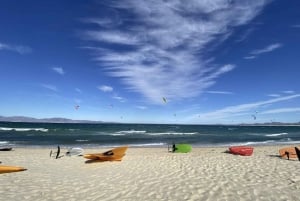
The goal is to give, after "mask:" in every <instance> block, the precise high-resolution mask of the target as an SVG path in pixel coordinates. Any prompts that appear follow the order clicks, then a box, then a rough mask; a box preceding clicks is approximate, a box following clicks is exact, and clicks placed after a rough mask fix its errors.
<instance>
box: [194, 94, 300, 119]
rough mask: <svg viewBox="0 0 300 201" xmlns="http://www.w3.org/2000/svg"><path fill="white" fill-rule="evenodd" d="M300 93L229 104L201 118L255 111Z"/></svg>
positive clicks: (230, 115) (295, 96)
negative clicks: (233, 104)
mask: <svg viewBox="0 0 300 201" xmlns="http://www.w3.org/2000/svg"><path fill="white" fill-rule="evenodd" d="M299 97H300V94H295V95H290V96H284V97H278V98H273V99H270V100H266V101H258V102H254V103H246V104H241V105H235V106H229V107H225V108H223V109H219V110H216V111H213V112H207V113H202V114H201V116H200V117H201V118H203V119H207V118H208V119H223V118H226V117H232V116H237V115H245V114H247V113H248V114H249V113H251V112H252V113H253V111H255V110H257V109H258V108H259V107H262V106H266V105H270V104H273V103H277V102H282V101H287V100H291V99H295V98H299ZM198 116H199V114H197V115H194V116H193V118H195V117H198Z"/></svg>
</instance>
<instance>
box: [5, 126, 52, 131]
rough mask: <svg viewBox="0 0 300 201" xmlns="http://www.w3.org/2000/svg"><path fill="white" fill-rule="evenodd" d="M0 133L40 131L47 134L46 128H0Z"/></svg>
mask: <svg viewBox="0 0 300 201" xmlns="http://www.w3.org/2000/svg"><path fill="white" fill-rule="evenodd" d="M0 131H20V132H26V131H41V132H48V129H47V128H8V127H0Z"/></svg>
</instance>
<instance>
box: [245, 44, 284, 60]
mask: <svg viewBox="0 0 300 201" xmlns="http://www.w3.org/2000/svg"><path fill="white" fill-rule="evenodd" d="M280 47H282V44H281V43H274V44H271V45H268V46H266V47H264V48H262V49H256V50H253V51H251V52H250V55H248V56H245V57H244V59H248V60H250V59H255V58H257V57H258V56H259V55H261V54H265V53H268V52H272V51H274V50H276V49H278V48H280Z"/></svg>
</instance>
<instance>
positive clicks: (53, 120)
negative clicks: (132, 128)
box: [0, 116, 300, 126]
mask: <svg viewBox="0 0 300 201" xmlns="http://www.w3.org/2000/svg"><path fill="white" fill-rule="evenodd" d="M0 122H15V123H70V124H75V123H82V124H85V123H86V124H159V123H146V122H145V123H122V122H105V121H93V120H74V119H67V118H60V117H54V118H40V119H39V118H33V117H26V116H11V117H4V116H0ZM165 124H174V125H203V126H300V122H294V123H283V122H272V123H269V122H268V123H254V124H253V123H249V124H247V123H240V124H178V123H177V124H175V123H165Z"/></svg>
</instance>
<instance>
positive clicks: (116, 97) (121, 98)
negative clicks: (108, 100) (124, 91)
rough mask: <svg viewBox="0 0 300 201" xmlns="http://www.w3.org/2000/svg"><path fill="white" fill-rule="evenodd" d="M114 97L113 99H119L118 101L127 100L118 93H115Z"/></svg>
mask: <svg viewBox="0 0 300 201" xmlns="http://www.w3.org/2000/svg"><path fill="white" fill-rule="evenodd" d="M112 98H113V99H116V100H118V101H120V102H122V103H123V102H125V101H126V99H125V98H123V97H121V96H119V95H117V94H114V95H113V97H112Z"/></svg>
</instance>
